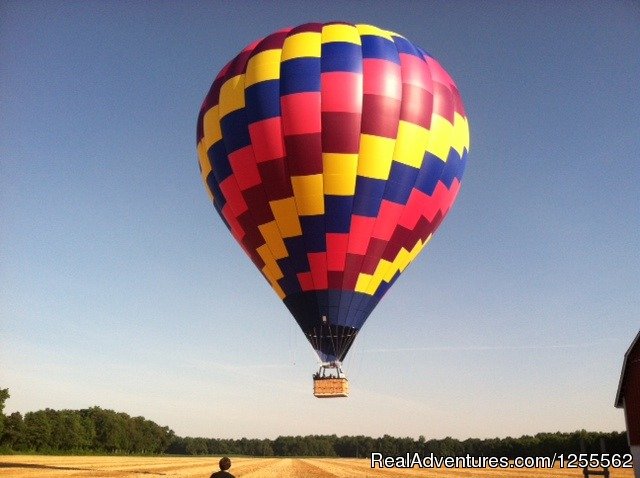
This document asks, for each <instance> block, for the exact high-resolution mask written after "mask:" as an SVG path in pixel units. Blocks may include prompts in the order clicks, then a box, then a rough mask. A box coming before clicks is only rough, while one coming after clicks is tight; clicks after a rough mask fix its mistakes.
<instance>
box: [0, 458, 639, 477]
mask: <svg viewBox="0 0 640 478" xmlns="http://www.w3.org/2000/svg"><path fill="white" fill-rule="evenodd" d="M218 459H219V457H217V458H216V457H214V458H202V457H197V458H193V457H116V456H32V455H8V456H0V477H11V478H39V477H42V478H45V477H46V478H49V477H51V478H56V477H71V478H73V477H97V478H98V477H99V478H134V477H136V478H153V477H178V478H209V475H210V474H211V473H212V472H213V471H216V470H217V462H218ZM232 463H233V465H232V467H231V470H229V471H231V472H232V473H233V474H234V475H235V476H237V477H238V478H241V477H242V478H244V477H247V478H249V477H250V478H275V477H277V478H298V477H299V478H343V477H344V478H350V477H354V478H365V477H384V478H389V477H396V476H397V477H421V478H435V477H438V478H468V477H479V478H483V477H487V478H489V477H492V478H503V477H504V478H562V477H575V478H578V477H581V476H582V470H581V469H573V470H561V469H558V468H555V469H553V470H549V469H536V470H489V469H486V470H469V469H466V470H464V469H454V470H445V469H436V470H429V469H422V470H421V469H411V470H390V469H384V470H380V469H375V470H372V469H371V468H370V467H369V461H368V460H362V459H349V458H232ZM611 478H633V472H632V470H630V469H624V470H623V469H612V470H611Z"/></svg>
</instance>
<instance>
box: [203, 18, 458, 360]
mask: <svg viewBox="0 0 640 478" xmlns="http://www.w3.org/2000/svg"><path fill="white" fill-rule="evenodd" d="M197 142H198V156H199V164H200V170H201V173H202V178H203V180H204V182H205V184H206V186H207V190H208V191H209V194H210V196H211V199H212V201H213V204H214V206H215V208H216V210H217V211H218V212H219V214H220V216H221V217H222V218H223V221H224V222H225V224H226V225H227V227H228V228H229V229H230V231H231V234H232V235H233V236H234V238H235V239H236V240H237V241H238V243H239V244H240V245H241V246H242V248H243V249H244V251H245V252H246V253H247V254H248V255H249V257H250V258H251V260H252V261H253V262H254V264H255V265H256V267H258V269H259V270H260V271H261V272H262V274H263V275H264V276H265V278H266V279H267V280H268V281H269V283H270V284H271V286H272V287H273V289H274V290H275V292H276V293H277V294H278V296H279V297H280V298H281V299H283V300H284V302H285V304H286V305H287V307H288V308H289V310H290V311H291V312H292V314H293V315H294V317H296V320H297V321H298V323H299V324H300V326H301V327H302V328H303V330H304V331H305V333H307V336H308V337H309V340H311V341H312V343H314V342H313V340H316V343H315V344H314V346H315V347H316V350H318V351H319V353H321V356H324V357H325V358H327V357H328V358H329V359H331V358H334V359H335V358H336V357H338V358H339V357H340V356H344V354H345V353H346V350H345V351H344V352H343V353H342V354H340V353H337V352H336V350H335V349H336V345H335V343H333V344H331V345H330V346H329V345H326V344H324V345H323V343H320V342H317V341H318V340H320V339H319V338H318V327H321V326H322V325H323V324H326V323H329V324H333V325H335V326H340V327H346V328H348V329H350V330H353V331H355V332H357V330H359V328H360V327H361V326H362V324H363V323H364V320H365V319H366V317H367V316H368V315H369V313H370V312H371V310H372V309H373V307H375V305H376V304H377V302H378V301H379V300H380V298H381V297H382V296H383V295H384V293H385V292H386V291H387V290H388V288H389V286H390V285H391V284H392V283H393V282H394V281H395V279H396V278H397V277H398V275H399V274H400V273H401V272H402V271H403V270H405V268H406V267H407V265H408V264H409V263H410V262H411V261H412V260H413V259H414V258H415V257H416V255H417V254H418V252H419V251H420V250H421V249H422V248H423V247H424V245H425V244H426V243H427V242H428V241H429V239H430V238H431V236H432V234H433V233H434V231H435V230H436V229H437V227H438V226H439V224H440V223H441V221H442V219H443V218H444V217H445V216H446V214H447V212H448V211H449V209H450V207H451V205H452V204H453V202H454V201H455V198H456V195H457V194H458V191H459V188H460V182H461V180H462V174H463V171H464V167H465V164H466V158H467V152H468V149H469V130H468V124H467V118H466V114H465V111H464V107H463V104H462V100H461V98H460V94H459V92H458V90H457V87H456V85H455V83H454V82H453V80H452V79H451V78H450V77H449V75H448V74H447V73H446V72H445V71H444V69H443V68H442V67H441V66H440V65H439V64H438V62H437V61H436V60H434V59H433V58H432V57H431V56H430V55H428V54H427V53H426V52H424V51H423V50H421V49H420V48H418V47H416V46H414V45H413V44H412V43H410V42H409V41H408V40H407V39H405V38H404V37H402V36H400V35H398V34H395V33H392V32H388V31H385V30H381V29H379V28H377V27H373V26H370V25H350V24H344V23H330V24H319V23H310V24H306V25H302V26H300V27H297V28H293V29H286V30H281V31H278V32H276V33H274V34H272V35H269V36H267V37H266V38H264V39H262V40H260V41H258V42H255V43H253V44H251V45H249V46H248V47H246V48H245V49H244V50H243V51H242V52H241V53H240V54H239V55H237V56H236V57H235V58H234V59H233V60H232V61H231V62H230V63H228V64H227V65H226V66H225V67H224V68H223V69H222V70H221V71H220V73H219V74H218V76H217V77H216V79H215V81H214V82H213V85H212V86H211V89H210V90H209V93H208V94H207V96H206V98H205V100H204V102H203V105H202V107H201V110H200V115H199V118H198V126H197ZM321 320H322V322H320V321H321ZM314 334H315V335H314ZM352 336H355V334H352ZM314 337H315V339H314ZM322 340H324V338H323V339H322ZM351 340H352V339H351ZM351 340H350V341H348V342H349V343H348V344H347V345H345V347H346V348H347V349H348V346H349V345H350V343H351ZM330 349H333V351H331V350H330Z"/></svg>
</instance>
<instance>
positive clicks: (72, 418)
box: [0, 389, 629, 458]
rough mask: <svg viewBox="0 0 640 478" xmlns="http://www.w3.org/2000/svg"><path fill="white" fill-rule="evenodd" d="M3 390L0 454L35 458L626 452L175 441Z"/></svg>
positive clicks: (539, 446)
mask: <svg viewBox="0 0 640 478" xmlns="http://www.w3.org/2000/svg"><path fill="white" fill-rule="evenodd" d="M8 398H9V391H8V390H7V389H0V451H4V452H11V451H15V452H27V453H29V452H37V453H74V454H83V453H87V454H89V453H109V454H111V453H113V454H149V455H156V454H175V455H249V456H329V457H360V458H363V457H368V456H370V455H371V453H373V452H379V453H383V454H384V455H387V456H392V455H404V454H406V453H410V454H413V453H416V452H417V453H420V454H422V455H430V454H433V455H434V456H439V457H441V456H465V455H471V456H506V457H509V458H515V457H516V456H553V454H554V453H564V454H569V453H580V452H581V451H582V449H581V442H582V443H584V444H585V446H586V449H585V451H586V452H588V453H598V452H600V451H601V448H600V447H601V443H602V444H604V446H605V447H606V451H607V452H608V453H629V446H628V443H627V438H626V434H625V433H624V432H610V433H600V432H587V431H584V430H582V431H576V432H573V433H560V432H557V433H538V434H537V435H533V436H530V435H525V436H521V437H519V438H511V437H506V438H488V439H477V438H469V439H466V440H457V439H455V438H451V437H447V438H443V439H430V440H427V439H426V438H425V437H424V436H420V437H419V438H418V439H417V440H416V439H414V438H410V437H405V438H401V437H392V436H389V435H384V436H383V437H379V438H372V437H368V436H363V435H360V436H340V437H339V436H337V435H307V436H279V437H278V438H276V439H273V440H272V439H247V438H241V439H220V438H201V437H179V436H177V435H176V434H175V433H174V432H173V430H171V429H169V427H166V426H160V425H158V424H156V423H155V422H153V421H151V420H147V419H145V418H143V417H131V416H129V415H128V414H126V413H122V412H115V411H113V410H105V409H102V408H100V407H92V408H86V409H82V410H52V409H49V408H47V409H45V410H38V411H35V412H27V413H25V415H24V416H22V414H21V413H20V412H13V413H11V414H10V415H8V416H5V415H4V402H5V401H6V400H7V399H8Z"/></svg>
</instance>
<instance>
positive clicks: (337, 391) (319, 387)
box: [313, 378, 349, 398]
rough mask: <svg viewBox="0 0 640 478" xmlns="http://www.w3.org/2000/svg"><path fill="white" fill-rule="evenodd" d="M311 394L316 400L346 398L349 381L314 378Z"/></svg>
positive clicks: (344, 379)
mask: <svg viewBox="0 0 640 478" xmlns="http://www.w3.org/2000/svg"><path fill="white" fill-rule="evenodd" d="M313 394H314V395H315V396H316V397H318V398H331V397H348V396H349V381H348V380H347V379H346V378H314V379H313Z"/></svg>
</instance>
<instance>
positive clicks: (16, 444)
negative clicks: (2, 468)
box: [0, 412, 25, 450]
mask: <svg viewBox="0 0 640 478" xmlns="http://www.w3.org/2000/svg"><path fill="white" fill-rule="evenodd" d="M24 444H25V443H24V421H23V420H22V415H21V414H20V412H13V413H12V414H11V415H9V416H8V417H6V418H5V422H4V434H3V435H2V439H1V440H0V445H3V446H6V447H7V448H9V449H10V450H21V449H22V448H23V447H24Z"/></svg>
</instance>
